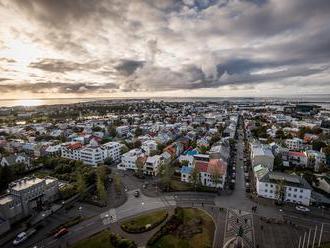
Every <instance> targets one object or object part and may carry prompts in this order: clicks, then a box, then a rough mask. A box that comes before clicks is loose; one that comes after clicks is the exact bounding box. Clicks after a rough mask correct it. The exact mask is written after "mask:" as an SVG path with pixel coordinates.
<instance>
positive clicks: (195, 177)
mask: <svg viewBox="0 0 330 248" xmlns="http://www.w3.org/2000/svg"><path fill="white" fill-rule="evenodd" d="M190 183H191V185H192V186H193V187H194V189H195V191H196V189H197V187H199V186H200V184H201V180H200V175H199V171H198V169H197V168H196V166H195V167H194V169H193V171H192V173H191V180H190Z"/></svg>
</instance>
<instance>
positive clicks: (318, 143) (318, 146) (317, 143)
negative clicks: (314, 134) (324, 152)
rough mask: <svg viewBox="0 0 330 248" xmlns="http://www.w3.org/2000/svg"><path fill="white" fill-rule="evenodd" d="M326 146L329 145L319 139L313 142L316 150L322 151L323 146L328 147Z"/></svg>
mask: <svg viewBox="0 0 330 248" xmlns="http://www.w3.org/2000/svg"><path fill="white" fill-rule="evenodd" d="M326 146H327V145H326V144H325V143H324V142H323V141H321V140H319V139H317V140H314V141H313V143H312V147H313V150H315V151H320V150H321V148H323V147H326Z"/></svg>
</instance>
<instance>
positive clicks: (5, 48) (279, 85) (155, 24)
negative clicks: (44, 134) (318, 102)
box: [0, 0, 330, 99]
mask: <svg viewBox="0 0 330 248" xmlns="http://www.w3.org/2000/svg"><path fill="white" fill-rule="evenodd" d="M329 11H330V3H329V2H328V1H324V0H316V1H308V0H293V1H290V2H288V1H284V0H277V1H275V0H255V1H253V0H251V1H238V0H237V1H220V0H219V1H217V0H183V1H175V0H163V1H148V0H145V1H143V0H136V1H129V2H125V1H119V0H118V1H117V0H113V1H106V0H104V1H102V0H94V1H91V0H89V1H87V0H86V1H84V0H82V1H72V0H61V1H48V0H31V1H21V0H15V1H13V0H0V21H1V28H0V72H1V76H0V90H1V92H2V97H1V98H2V99H26V98H70V97H81V98H84V97H167V96H170V97H201V96H203V97H223V96H224V97H225V96H278V95H290V94H300V95H301V94H302V95H303V94H309V93H315V94H317V93H329V92H330V84H329V70H330V69H329V65H330V62H329V61H330V53H329V51H330V43H329V41H330V27H329V25H328V23H330V16H329V14H328V13H329Z"/></svg>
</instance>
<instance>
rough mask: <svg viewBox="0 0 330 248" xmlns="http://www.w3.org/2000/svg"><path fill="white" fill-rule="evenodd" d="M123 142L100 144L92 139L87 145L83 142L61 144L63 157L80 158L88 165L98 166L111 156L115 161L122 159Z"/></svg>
mask: <svg viewBox="0 0 330 248" xmlns="http://www.w3.org/2000/svg"><path fill="white" fill-rule="evenodd" d="M120 153H121V144H120V143H118V142H109V143H106V144H103V145H99V144H98V143H97V142H96V141H95V140H91V141H90V143H89V144H88V145H86V146H83V145H82V144H81V143H72V142H71V143H66V144H63V145H62V146H61V154H62V157H64V158H68V159H72V160H80V161H82V162H84V163H85V164H88V165H93V166H96V165H98V164H102V163H104V160H105V159H107V158H109V157H111V158H112V159H113V160H114V161H118V160H119V159H120Z"/></svg>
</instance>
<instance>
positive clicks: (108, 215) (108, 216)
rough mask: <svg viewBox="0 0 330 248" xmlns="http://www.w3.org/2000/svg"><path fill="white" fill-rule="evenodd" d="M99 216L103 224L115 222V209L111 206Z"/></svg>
mask: <svg viewBox="0 0 330 248" xmlns="http://www.w3.org/2000/svg"><path fill="white" fill-rule="evenodd" d="M100 218H101V219H102V223H103V225H105V226H106V225H109V224H111V223H115V222H117V214H116V209H114V208H112V209H110V210H109V211H107V212H104V213H101V214H100Z"/></svg>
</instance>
